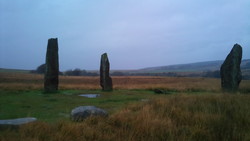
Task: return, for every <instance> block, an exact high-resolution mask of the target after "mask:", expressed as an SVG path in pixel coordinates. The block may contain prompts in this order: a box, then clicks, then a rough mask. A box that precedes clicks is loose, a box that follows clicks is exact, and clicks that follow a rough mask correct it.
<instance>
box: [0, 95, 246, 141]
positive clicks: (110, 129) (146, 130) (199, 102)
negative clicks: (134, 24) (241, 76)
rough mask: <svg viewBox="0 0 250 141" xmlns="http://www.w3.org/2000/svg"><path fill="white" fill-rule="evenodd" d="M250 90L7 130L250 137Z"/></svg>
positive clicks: (99, 138) (145, 137)
mask: <svg viewBox="0 0 250 141" xmlns="http://www.w3.org/2000/svg"><path fill="white" fill-rule="evenodd" d="M249 100H250V97H249V96H248V95H221V94H219V95H218V94H209V95H186V94H180V95H175V96H168V97H164V96H162V97H159V98H157V99H153V100H150V101H148V102H141V103H137V104H132V105H129V106H127V107H126V108H124V109H123V110H121V111H118V112H117V113H114V114H113V115H110V116H109V117H107V118H100V117H92V118H88V119H86V120H85V121H83V122H81V123H73V122H69V121H60V122H57V123H54V124H48V123H44V122H38V123H34V124H30V125H25V126H23V127H21V128H20V129H19V133H18V134H16V133H15V132H10V131H6V132H3V133H2V134H0V135H2V137H0V140H2V141H5V140H6V141H14V140H16V139H19V140H25V141H33V140H37V141H48V140H50V141H69V140H70V141H162V140H181V141H182V140H183V141H184V140H185V141H186V140H192V141H195V140H197V141H200V140H207V141H216V140H218V141H228V140H249V139H250V132H249V131H250V126H249V125H250V120H249V116H250V112H249V108H250V104H249Z"/></svg>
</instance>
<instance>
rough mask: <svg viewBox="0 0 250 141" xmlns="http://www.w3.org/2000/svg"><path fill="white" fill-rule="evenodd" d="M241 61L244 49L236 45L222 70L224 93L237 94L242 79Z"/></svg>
mask: <svg viewBox="0 0 250 141" xmlns="http://www.w3.org/2000/svg"><path fill="white" fill-rule="evenodd" d="M241 59H242V47H241V46H240V45H238V44H235V45H234V46H233V49H232V50H231V52H230V53H229V54H228V55H227V58H226V60H225V61H224V63H223V64H222V65H221V68H220V75H221V87H222V89H223V90H224V91H228V92H236V91H237V90H238V88H239V84H240V82H241V79H242V76H241V70H240V64H241Z"/></svg>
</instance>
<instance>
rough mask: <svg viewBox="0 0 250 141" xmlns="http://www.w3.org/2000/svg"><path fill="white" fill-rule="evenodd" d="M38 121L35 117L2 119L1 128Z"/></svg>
mask: <svg viewBox="0 0 250 141" xmlns="http://www.w3.org/2000/svg"><path fill="white" fill-rule="evenodd" d="M35 121H37V119H36V118H34V117H27V118H17V119H6V120H0V129H5V128H16V127H18V126H20V125H24V124H27V123H31V122H35Z"/></svg>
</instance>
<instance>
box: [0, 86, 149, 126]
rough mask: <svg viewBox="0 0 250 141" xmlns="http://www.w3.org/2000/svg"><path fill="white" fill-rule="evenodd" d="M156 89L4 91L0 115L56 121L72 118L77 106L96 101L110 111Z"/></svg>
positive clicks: (2, 92)
mask: <svg viewBox="0 0 250 141" xmlns="http://www.w3.org/2000/svg"><path fill="white" fill-rule="evenodd" d="M86 93H94V94H95V93H100V94H101V96H100V97H97V98H85V97H80V96H78V95H79V94H86ZM152 95H153V92H151V91H144V90H134V91H128V90H118V91H113V92H102V91H100V90H64V91H59V92H58V93H54V94H43V93H42V92H41V91H38V90H35V91H3V90H1V91H0V107H1V109H0V119H11V118H21V117H36V118H38V120H40V121H46V122H54V121H58V120H69V115H70V112H71V110H72V109H73V108H74V107H77V106H86V105H93V106H97V107H100V108H103V109H105V110H107V111H108V112H109V113H114V112H115V111H117V110H119V109H121V108H122V107H124V106H126V105H127V104H129V103H133V102H138V101H140V100H141V99H145V98H149V97H152Z"/></svg>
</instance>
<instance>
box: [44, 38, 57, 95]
mask: <svg viewBox="0 0 250 141" xmlns="http://www.w3.org/2000/svg"><path fill="white" fill-rule="evenodd" d="M58 74H59V61H58V42H57V38H51V39H49V40H48V46H47V53H46V67H45V75H44V91H45V92H46V93H50V92H56V91H57V90H58Z"/></svg>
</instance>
